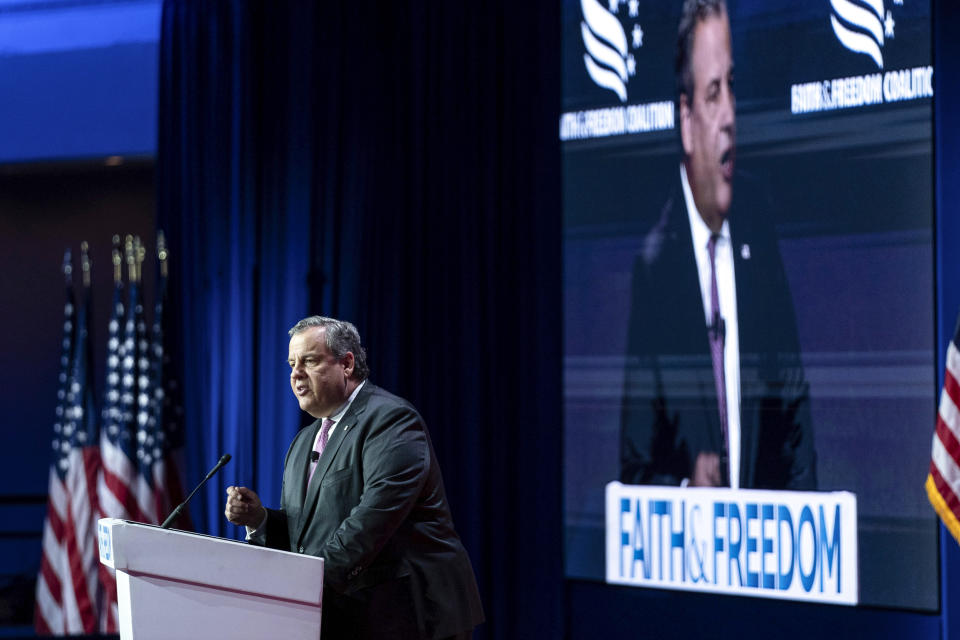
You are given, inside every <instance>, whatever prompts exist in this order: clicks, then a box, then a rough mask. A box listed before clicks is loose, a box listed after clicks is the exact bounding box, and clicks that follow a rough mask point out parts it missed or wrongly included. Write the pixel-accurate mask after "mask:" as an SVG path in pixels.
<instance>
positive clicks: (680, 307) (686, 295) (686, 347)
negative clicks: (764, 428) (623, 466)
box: [663, 185, 723, 451]
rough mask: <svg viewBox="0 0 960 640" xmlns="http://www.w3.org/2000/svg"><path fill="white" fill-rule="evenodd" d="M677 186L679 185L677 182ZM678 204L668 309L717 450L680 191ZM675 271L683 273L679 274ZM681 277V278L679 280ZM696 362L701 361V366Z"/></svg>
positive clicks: (704, 338)
mask: <svg viewBox="0 0 960 640" xmlns="http://www.w3.org/2000/svg"><path fill="white" fill-rule="evenodd" d="M678 189H679V185H678ZM675 197H676V198H677V202H678V203H679V206H675V207H674V208H673V210H672V216H671V219H670V221H669V227H668V228H669V229H670V240H671V241H672V242H674V243H675V245H676V246H674V247H672V248H671V249H670V250H668V251H666V252H665V255H666V256H675V258H673V260H674V262H673V263H672V264H669V265H668V267H667V268H668V271H667V273H665V274H664V276H663V277H664V280H665V281H666V282H671V283H673V284H672V287H671V292H672V293H673V295H675V296H676V299H675V300H674V301H673V303H672V304H670V305H668V307H667V308H670V309H673V310H674V311H673V314H672V317H671V321H672V323H673V325H674V329H673V331H674V332H675V334H674V335H675V337H676V345H675V346H676V349H675V350H676V352H677V353H678V354H684V355H688V356H690V357H692V358H694V360H693V361H692V362H691V364H690V369H689V370H688V374H690V375H694V376H695V377H696V384H697V385H698V387H699V393H697V394H696V397H697V398H699V399H700V406H699V407H698V413H699V415H700V418H701V419H702V420H703V421H704V422H705V423H706V427H705V429H706V433H707V434H708V437H709V442H710V444H711V446H712V448H713V449H714V450H716V451H719V450H720V449H721V447H722V446H723V443H722V438H721V427H720V412H719V410H718V405H717V390H716V385H715V383H714V379H713V364H712V363H713V359H712V356H711V355H710V338H709V336H708V334H707V324H706V319H705V318H704V315H703V298H702V297H701V296H702V293H701V291H700V275H699V272H698V270H697V258H696V255H695V254H694V247H693V233H692V232H691V230H690V220H689V215H688V214H687V206H686V202H685V201H684V199H683V191H682V189H680V190H679V194H678V195H677V196H675ZM678 274H682V276H681V275H678ZM678 279H682V281H678ZM697 363H702V366H700V365H698V364H697Z"/></svg>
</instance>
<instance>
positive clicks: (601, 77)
mask: <svg viewBox="0 0 960 640" xmlns="http://www.w3.org/2000/svg"><path fill="white" fill-rule="evenodd" d="M621 4H627V5H628V7H629V13H630V17H631V18H636V17H637V16H638V14H639V5H640V2H639V0H628V1H625V2H621V0H610V2H609V7H610V10H609V11H608V10H607V9H605V8H604V7H603V6H602V5H601V4H600V3H599V2H598V1H597V0H580V9H581V11H582V12H583V21H582V22H581V23H580V35H581V36H582V37H583V46H584V49H586V53H584V54H583V64H584V65H585V66H586V68H587V74H588V75H589V76H590V79H591V80H593V82H594V83H595V84H596V85H597V86H598V87H600V88H601V89H609V90H610V91H613V92H614V93H615V94H617V97H618V98H620V102H626V101H627V82H628V81H629V79H630V78H631V77H632V76H634V75H635V74H636V72H637V65H636V60H635V59H634V57H633V54H632V53H630V52H629V48H628V46H627V34H626V32H625V31H624V30H623V25H622V24H621V22H620V18H619V17H618V15H619V13H620V5H621ZM632 37H633V48H634V49H636V48H639V47H641V46H643V30H642V29H641V28H640V24H639V23H634V25H633V32H632Z"/></svg>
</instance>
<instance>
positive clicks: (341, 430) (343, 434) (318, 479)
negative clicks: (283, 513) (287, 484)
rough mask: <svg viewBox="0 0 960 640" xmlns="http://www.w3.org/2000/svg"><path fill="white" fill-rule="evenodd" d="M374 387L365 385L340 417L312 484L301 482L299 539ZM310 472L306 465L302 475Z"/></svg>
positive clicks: (303, 476) (311, 444)
mask: <svg viewBox="0 0 960 640" xmlns="http://www.w3.org/2000/svg"><path fill="white" fill-rule="evenodd" d="M372 389H373V385H372V384H371V383H370V382H367V383H365V384H364V385H363V388H362V389H361V390H360V392H359V393H358V394H357V397H356V398H354V400H353V403H351V405H350V408H349V409H347V412H346V413H345V414H344V415H343V417H342V418H340V421H339V422H337V426H336V428H335V429H334V430H333V434H332V435H331V436H330V440H329V441H328V442H327V446H326V448H325V449H324V450H323V453H322V454H320V459H319V460H318V461H317V469H316V471H314V473H313V478H311V479H310V484H309V485H308V486H305V485H306V482H300V483H299V486H300V487H301V490H300V495H299V498H300V499H301V500H302V504H303V508H302V509H301V510H300V514H301V519H300V522H299V523H297V539H300V538H301V537H302V536H303V530H304V529H305V528H306V525H307V523H308V522H310V520H311V519H313V512H314V510H315V509H316V502H317V497H318V496H319V494H320V485H321V484H323V478H324V476H326V475H327V471H329V470H330V465H331V464H332V463H333V461H334V460H335V459H336V458H337V454H338V452H339V451H340V447H341V446H342V445H343V443H344V442H346V441H347V440H348V439H349V438H352V437H354V433H355V432H356V429H355V428H354V427H356V425H357V422H359V420H360V416H361V415H362V414H363V412H364V410H365V409H366V408H367V399H368V398H369V397H370V392H371V390H372ZM317 422H318V423H321V422H322V421H321V420H317ZM317 430H319V427H318V428H317V429H316V430H314V431H313V434H314V435H313V438H311V440H310V449H311V450H312V449H313V442H314V440H315V439H316V433H317ZM308 473H309V471H308V470H307V468H306V466H305V467H304V470H303V474H302V475H301V476H300V477H301V478H305V477H306V476H307V474H308Z"/></svg>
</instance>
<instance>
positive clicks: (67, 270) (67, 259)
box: [63, 248, 73, 284]
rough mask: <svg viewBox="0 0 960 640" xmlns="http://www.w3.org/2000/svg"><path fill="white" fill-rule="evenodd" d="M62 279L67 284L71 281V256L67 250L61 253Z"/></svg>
mask: <svg viewBox="0 0 960 640" xmlns="http://www.w3.org/2000/svg"><path fill="white" fill-rule="evenodd" d="M63 277H64V280H65V281H66V283H67V284H70V282H71V281H72V280H73V254H72V253H71V252H70V249H69V248H68V249H66V250H64V252H63Z"/></svg>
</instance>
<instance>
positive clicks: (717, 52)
mask: <svg viewBox="0 0 960 640" xmlns="http://www.w3.org/2000/svg"><path fill="white" fill-rule="evenodd" d="M690 69H691V72H692V76H693V95H692V96H685V95H682V96H680V134H681V138H682V139H683V152H684V155H685V165H686V168H687V179H688V180H689V182H690V189H691V191H693V199H694V202H696V205H697V209H699V211H700V215H701V216H702V217H703V219H704V221H705V222H706V223H707V225H708V226H710V228H711V229H713V230H714V231H719V229H720V226H721V225H722V224H723V220H724V219H725V218H726V215H727V211H728V210H729V209H730V202H731V200H732V199H733V164H734V159H735V156H736V141H735V123H734V106H735V102H736V100H735V98H734V95H733V56H732V53H731V49H730V23H729V21H728V19H727V14H726V12H724V13H721V14H719V15H715V16H710V17H708V18H706V19H704V20H701V21H700V22H699V23H698V24H697V26H696V27H694V33H693V51H692V52H691V55H690Z"/></svg>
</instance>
